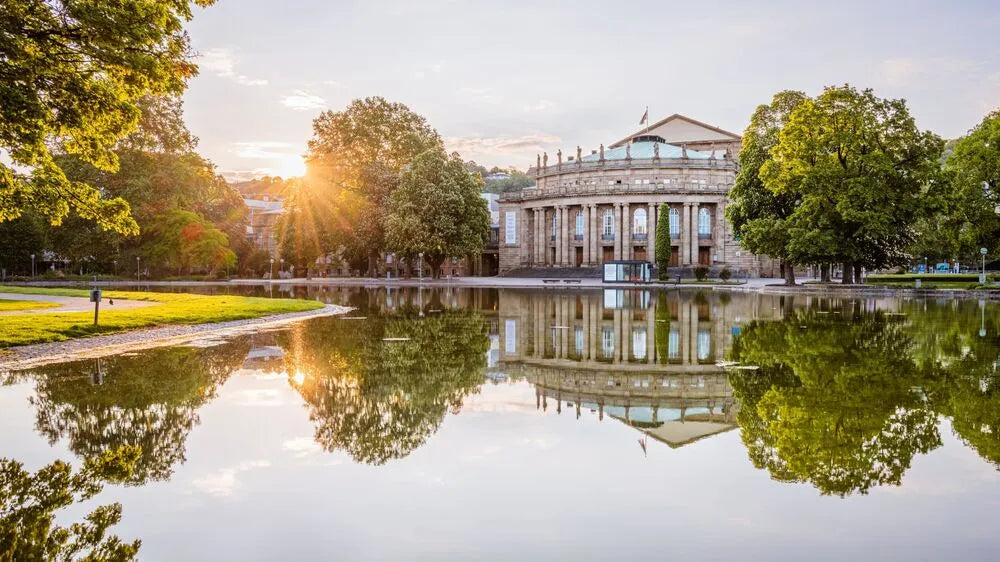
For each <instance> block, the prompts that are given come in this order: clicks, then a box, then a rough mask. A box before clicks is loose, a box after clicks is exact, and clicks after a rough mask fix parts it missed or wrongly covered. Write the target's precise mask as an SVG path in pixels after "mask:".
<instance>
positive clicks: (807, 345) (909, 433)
mask: <svg viewBox="0 0 1000 562" xmlns="http://www.w3.org/2000/svg"><path fill="white" fill-rule="evenodd" d="M854 304H856V303H851V304H850V306H849V307H845V309H844V310H841V311H839V312H840V313H841V314H825V315H818V314H816V313H815V311H796V312H791V313H790V316H789V317H788V318H787V319H786V320H784V321H780V322H755V323H752V324H751V325H750V326H748V327H747V328H746V329H745V330H744V332H743V333H742V334H741V335H740V337H739V338H738V339H737V340H736V342H735V343H734V345H733V349H732V353H731V358H732V359H733V360H735V361H739V362H741V363H744V364H750V365H756V366H758V370H756V371H735V372H734V373H733V374H732V375H731V376H730V381H731V383H732V385H733V389H734V395H735V396H736V397H737V398H738V399H739V400H740V409H741V411H740V414H739V416H738V421H739V423H740V425H741V428H742V429H743V440H744V443H746V444H747V447H748V450H749V454H750V458H751V460H752V461H753V462H754V464H755V465H756V466H757V467H759V468H765V469H767V470H768V471H770V472H771V474H772V476H774V477H775V478H776V479H778V480H781V481H800V482H810V483H812V484H813V485H814V486H816V487H817V488H818V489H819V490H820V491H821V492H822V493H824V494H835V495H839V496H845V495H848V494H851V493H855V492H860V493H867V492H868V491H869V490H870V489H871V488H873V487H875V486H879V485H886V484H891V485H899V483H900V482H901V480H902V476H903V474H904V472H905V471H906V470H907V469H908V468H909V466H910V462H911V460H912V458H913V456H914V455H915V454H917V453H926V452H928V451H930V450H932V449H934V448H936V447H938V446H940V444H941V439H940V435H939V434H938V431H937V415H936V413H935V412H934V411H933V410H932V409H931V408H929V407H928V406H929V405H928V403H927V402H926V401H925V400H924V399H923V396H922V394H921V392H919V391H918V390H916V389H918V388H921V387H926V386H928V385H930V384H932V383H933V382H934V380H935V379H934V371H933V370H930V371H928V370H925V369H923V368H921V367H920V366H918V365H917V364H916V363H915V362H914V359H913V357H914V353H915V350H916V345H915V343H916V342H915V341H914V340H913V338H912V337H910V336H909V335H908V334H907V331H906V328H905V326H904V324H903V323H902V322H901V321H900V320H898V318H897V317H890V316H886V315H884V314H883V313H881V312H876V313H866V312H861V311H860V310H854V309H853V305H854Z"/></svg>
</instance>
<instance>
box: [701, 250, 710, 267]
mask: <svg viewBox="0 0 1000 562" xmlns="http://www.w3.org/2000/svg"><path fill="white" fill-rule="evenodd" d="M698 263H699V264H701V265H712V249H711V248H698Z"/></svg>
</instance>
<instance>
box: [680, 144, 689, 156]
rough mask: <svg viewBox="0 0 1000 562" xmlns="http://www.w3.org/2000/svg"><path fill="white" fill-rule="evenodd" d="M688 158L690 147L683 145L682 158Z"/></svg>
mask: <svg viewBox="0 0 1000 562" xmlns="http://www.w3.org/2000/svg"><path fill="white" fill-rule="evenodd" d="M687 157H688V145H686V144H682V145H681V158H687Z"/></svg>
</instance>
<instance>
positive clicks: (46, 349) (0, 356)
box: [0, 303, 353, 371]
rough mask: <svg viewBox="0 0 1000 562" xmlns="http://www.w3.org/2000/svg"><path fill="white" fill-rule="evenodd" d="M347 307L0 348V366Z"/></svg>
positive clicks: (101, 352) (179, 340)
mask: <svg viewBox="0 0 1000 562" xmlns="http://www.w3.org/2000/svg"><path fill="white" fill-rule="evenodd" d="M115 306H117V303H116V304H115ZM351 310H353V309H352V308H350V307H345V306H337V305H332V304H328V305H326V306H325V307H324V308H320V309H317V310H308V311H305V312H290V313H287V314H276V315H273V316H264V317H261V318H251V319H248V320H233V321H231V322H216V323H212V324H193V325H175V326H163V327H160V328H149V329H146V330H133V331H130V332H121V333H118V334H108V335H104V336H93V337H89V338H80V339H75V340H67V341H61V342H51V343H39V344H34V345H22V346H17V347H11V348H9V349H6V350H0V370H12V371H13V370H18V369H24V368H27V367H33V366H37V365H42V364H46V363H60V362H63V361H71V360H75V359H87V358H93V357H103V356H106V355H114V354H117V353H121V352H123V351H135V350H137V349H148V348H152V347H166V346H171V345H180V344H184V343H189V342H191V341H194V340H203V339H217V338H222V337H231V336H234V335H238V334H245V333H250V332H255V331H257V330H261V329H265V328H274V327H278V326H283V325H286V324H291V323H294V322H298V321H301V320H305V319H308V318H316V317H319V316H333V315H337V314H344V313H346V312H350V311H351Z"/></svg>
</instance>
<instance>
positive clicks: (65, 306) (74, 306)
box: [0, 286, 157, 316]
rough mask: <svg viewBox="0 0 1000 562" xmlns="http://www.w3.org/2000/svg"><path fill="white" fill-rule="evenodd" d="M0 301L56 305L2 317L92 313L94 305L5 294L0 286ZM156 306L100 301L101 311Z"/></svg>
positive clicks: (68, 299)
mask: <svg viewBox="0 0 1000 562" xmlns="http://www.w3.org/2000/svg"><path fill="white" fill-rule="evenodd" d="M0 299H6V300H12V301H41V302H54V303H56V304H58V305H59V306H58V307H52V308H35V309H26V310H8V311H4V312H0V316H2V315H13V314H47V313H53V312H93V311H94V303H92V302H90V299H89V298H84V297H60V296H55V295H24V294H21V293H5V292H3V287H2V286H0ZM153 304H157V303H155V302H149V301H129V300H122V299H118V300H116V301H115V304H111V303H110V302H109V300H108V298H107V297H105V298H104V299H102V300H101V311H104V312H106V311H108V310H128V309H130V308H142V307H144V306H150V305H153Z"/></svg>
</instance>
